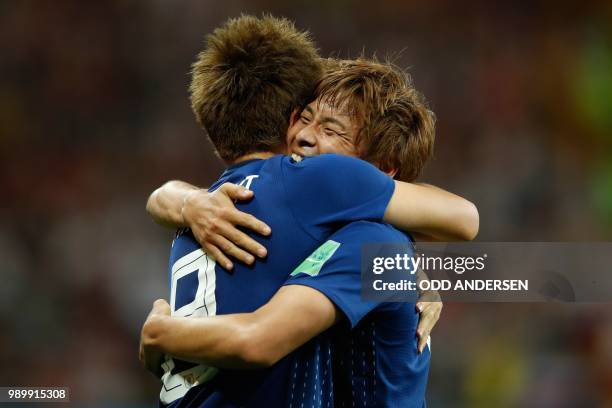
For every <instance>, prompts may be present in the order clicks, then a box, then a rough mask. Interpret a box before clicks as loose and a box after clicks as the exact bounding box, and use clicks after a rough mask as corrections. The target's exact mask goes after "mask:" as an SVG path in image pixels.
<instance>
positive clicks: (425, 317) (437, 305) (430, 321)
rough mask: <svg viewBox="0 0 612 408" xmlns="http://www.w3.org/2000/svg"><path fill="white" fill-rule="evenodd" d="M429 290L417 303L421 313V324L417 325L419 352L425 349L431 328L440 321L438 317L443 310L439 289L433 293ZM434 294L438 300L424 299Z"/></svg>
mask: <svg viewBox="0 0 612 408" xmlns="http://www.w3.org/2000/svg"><path fill="white" fill-rule="evenodd" d="M429 292H431V291H428V293H427V294H422V295H421V296H420V297H419V301H418V302H417V304H416V308H417V310H418V311H419V313H420V316H419V325H418V326H417V337H418V338H419V344H418V348H419V353H422V352H423V350H424V349H425V345H427V340H428V339H429V335H430V333H431V330H432V329H433V328H434V326H435V325H436V323H437V322H438V319H440V313H441V312H442V300H441V299H440V295H439V294H438V292H437V291H434V293H433V294H432V293H429ZM432 296H434V297H437V299H438V300H433V301H431V302H428V301H425V300H422V299H424V298H426V299H428V300H429V299H431V297H432Z"/></svg>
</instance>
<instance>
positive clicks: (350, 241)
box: [286, 221, 430, 407]
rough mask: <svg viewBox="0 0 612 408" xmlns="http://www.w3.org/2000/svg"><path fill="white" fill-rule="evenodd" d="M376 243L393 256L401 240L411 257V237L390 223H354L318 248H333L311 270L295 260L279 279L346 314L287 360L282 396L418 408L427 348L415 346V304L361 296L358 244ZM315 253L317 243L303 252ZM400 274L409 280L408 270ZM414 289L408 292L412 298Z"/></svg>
mask: <svg viewBox="0 0 612 408" xmlns="http://www.w3.org/2000/svg"><path fill="white" fill-rule="evenodd" d="M330 243H331V244H330ZM383 243H392V244H393V245H390V246H389V249H388V251H390V252H391V251H392V252H393V253H384V252H385V250H384V248H385V247H384V246H381V248H383V250H381V254H380V255H381V256H385V257H393V256H394V255H395V254H396V253H397V248H398V245H397V244H398V243H405V244H406V245H401V248H405V251H406V252H407V253H406V255H408V256H413V255H414V247H413V246H412V245H411V240H410V239H409V238H408V237H407V236H406V235H404V234H403V233H402V232H400V231H398V230H396V229H395V228H393V227H392V226H390V225H387V224H382V223H373V222H365V221H360V222H354V223H351V224H349V225H347V226H345V227H344V228H342V229H341V230H339V231H338V232H336V233H335V234H334V235H332V236H331V237H330V239H329V240H328V241H327V242H326V243H325V244H323V245H322V246H321V247H323V248H324V247H327V248H330V245H331V246H333V247H334V248H335V250H334V252H333V254H331V255H330V256H327V257H324V258H325V260H324V261H323V263H321V264H320V265H318V271H317V272H316V273H312V268H309V267H308V265H306V266H304V264H302V265H300V266H298V268H296V270H295V271H294V272H293V273H292V274H291V276H290V278H289V279H288V280H287V282H286V284H287V285H296V284H297V285H304V286H309V287H311V288H314V289H316V290H318V291H320V292H321V293H323V294H324V295H325V296H327V297H328V298H329V299H330V300H331V301H332V302H333V303H334V304H335V305H336V306H337V307H338V309H339V310H340V311H342V313H343V314H344V315H345V316H346V321H345V322H344V323H345V324H342V323H340V324H338V325H337V327H334V328H332V329H330V330H329V331H328V332H325V333H323V334H322V335H321V336H319V337H320V338H316V339H313V340H311V342H310V343H309V344H308V346H307V348H305V349H304V350H302V354H301V355H300V356H299V358H297V359H296V360H295V361H293V363H292V373H291V375H290V378H291V381H292V382H291V383H290V385H289V391H288V393H289V401H291V397H292V396H299V397H300V398H301V399H309V400H310V401H312V402H313V403H312V404H310V405H309V406H315V407H327V406H336V407H343V406H346V407H423V406H425V390H426V387H427V378H428V374H429V362H430V350H429V347H426V348H425V350H424V351H423V353H421V354H419V352H418V349H417V338H416V328H417V324H418V313H417V311H416V308H415V303H413V302H370V301H364V300H362V299H361V269H362V267H363V262H362V251H361V249H362V245H364V244H383ZM391 248H393V249H391ZM317 252H320V248H319V249H317V250H316V251H315V252H314V253H313V254H311V257H313V255H315V254H317ZM323 252H324V253H325V252H326V251H323ZM327 252H329V250H327ZM400 255H403V254H400ZM321 257H322V256H321V255H319V256H314V258H321ZM367 272H370V273H371V271H365V273H367ZM404 277H405V278H407V279H409V280H413V281H416V275H414V274H412V275H411V274H406V276H404ZM416 295H417V293H416V291H415V301H416ZM330 368H331V372H332V374H331V375H330V374H329V372H330ZM319 373H321V374H320V375H319V376H318V379H315V378H314V377H315V376H316V375H317V374H319ZM323 373H324V374H325V375H324V376H323V378H322V377H321V375H323ZM302 395H303V396H302Z"/></svg>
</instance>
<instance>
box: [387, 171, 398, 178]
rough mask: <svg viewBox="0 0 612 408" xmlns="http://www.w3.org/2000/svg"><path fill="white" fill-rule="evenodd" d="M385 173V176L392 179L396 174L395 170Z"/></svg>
mask: <svg viewBox="0 0 612 408" xmlns="http://www.w3.org/2000/svg"><path fill="white" fill-rule="evenodd" d="M385 173H386V174H387V175H388V176H389V177H391V178H393V177H395V175H396V174H397V169H391V170H387V171H385Z"/></svg>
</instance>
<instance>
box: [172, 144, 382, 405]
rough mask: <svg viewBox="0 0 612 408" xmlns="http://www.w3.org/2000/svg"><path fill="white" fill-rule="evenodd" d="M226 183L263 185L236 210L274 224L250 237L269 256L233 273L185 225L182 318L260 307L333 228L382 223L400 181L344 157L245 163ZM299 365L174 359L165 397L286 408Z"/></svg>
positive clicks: (175, 300)
mask: <svg viewBox="0 0 612 408" xmlns="http://www.w3.org/2000/svg"><path fill="white" fill-rule="evenodd" d="M226 182H230V183H235V184H240V185H243V186H244V187H246V188H249V189H250V190H253V191H254V193H255V194H254V198H253V199H252V200H250V201H249V202H245V203H243V202H239V203H237V208H238V209H239V210H241V211H245V212H248V213H250V214H252V215H254V216H255V217H257V218H259V219H261V220H262V221H264V222H266V223H267V224H268V225H269V226H270V227H271V228H272V234H271V235H270V236H269V237H260V236H257V235H254V234H250V235H251V236H252V237H253V238H254V239H256V240H257V241H258V242H260V243H261V244H263V245H264V246H265V247H266V248H267V249H268V256H267V258H266V259H265V260H261V261H260V260H258V261H257V262H256V263H255V264H254V265H253V266H247V265H243V264H241V263H236V265H235V268H234V270H233V271H232V272H231V273H230V272H226V271H225V270H223V269H221V268H220V267H219V266H217V265H216V263H215V261H214V260H213V259H212V258H210V257H208V256H207V254H206V253H205V252H204V251H203V250H202V248H201V247H200V245H199V244H198V243H197V242H196V240H195V239H194V237H193V234H192V233H191V231H190V230H189V229H182V230H179V232H178V233H177V237H176V238H175V240H174V242H173V245H172V250H171V255H170V265H169V284H170V305H171V309H172V315H174V316H194V317H198V316H212V315H215V314H229V313H245V312H252V311H254V310H256V309H257V308H258V307H260V306H262V305H264V304H265V303H266V302H267V301H268V300H269V299H270V298H271V297H272V296H273V295H274V293H275V292H276V291H277V290H278V289H279V288H280V287H281V286H282V285H283V283H284V282H285V281H286V279H287V277H288V275H289V273H290V272H291V271H292V270H293V269H294V268H295V266H296V265H297V264H298V263H299V262H300V261H302V260H303V259H305V258H306V257H307V256H308V254H310V253H311V252H312V251H313V250H314V249H315V248H317V246H319V245H321V244H322V243H324V242H325V241H326V240H327V238H328V237H329V236H330V235H331V234H332V233H333V232H334V231H336V230H338V229H339V228H341V227H342V226H344V225H346V224H347V223H350V222H353V221H356V220H363V219H365V220H373V221H380V220H381V219H382V217H383V215H384V212H385V209H386V207H387V204H388V202H389V200H390V197H391V195H392V194H393V190H394V182H393V180H392V179H391V178H389V177H388V176H386V175H385V174H383V173H382V172H380V171H379V170H378V169H376V168H375V167H374V166H372V165H370V164H369V163H367V162H364V161H362V160H359V159H355V158H350V157H346V156H338V155H322V156H318V157H314V158H307V159H304V160H302V161H300V162H296V161H293V160H292V159H291V158H289V157H284V156H274V157H272V158H270V159H267V160H252V161H247V162H242V163H239V164H237V165H234V166H231V167H229V168H228V169H227V170H226V171H225V172H224V173H223V174H222V175H221V177H220V178H219V180H218V181H217V182H215V183H214V185H213V186H212V187H211V189H210V190H215V189H216V188H218V187H219V186H220V185H221V184H223V183H226ZM246 232H247V233H249V232H248V231H246ZM290 364H291V359H290V358H289V357H286V358H285V359H283V360H281V361H280V362H279V363H277V364H276V365H274V366H273V367H272V368H269V369H263V370H245V371H238V370H218V369H216V368H213V367H209V366H205V365H201V364H199V365H195V364H192V363H186V362H183V361H179V360H176V359H172V358H167V359H166V361H165V362H164V364H163V365H162V367H163V369H164V376H163V377H162V381H163V387H162V391H161V393H160V402H161V403H162V405H166V404H169V405H170V406H172V407H173V408H174V407H193V406H198V407H200V406H201V407H213V406H214V407H235V406H266V407H275V406H285V402H286V390H287V383H288V376H289V370H290Z"/></svg>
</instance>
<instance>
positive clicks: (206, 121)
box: [189, 15, 322, 162]
mask: <svg viewBox="0 0 612 408" xmlns="http://www.w3.org/2000/svg"><path fill="white" fill-rule="evenodd" d="M321 74H322V65H321V60H320V58H319V56H318V53H317V50H316V48H315V46H314V43H313V42H312V40H311V39H310V37H309V35H308V33H306V32H301V31H298V30H297V29H296V28H295V26H294V25H293V23H292V22H290V21H289V20H287V19H279V18H275V17H272V16H264V17H262V18H257V17H254V16H247V15H243V16H241V17H239V18H235V19H230V20H228V21H227V22H226V23H225V24H224V25H223V26H222V27H220V28H217V29H216V30H215V31H214V32H213V33H212V34H211V35H209V36H208V37H207V39H206V47H205V49H204V51H202V52H201V53H200V54H199V55H198V57H197V60H196V62H195V63H194V64H193V66H192V80H191V86H190V88H189V90H190V93H191V106H192V109H193V111H194V113H195V115H196V118H197V121H198V122H199V123H200V125H202V127H204V128H205V129H206V131H207V133H208V136H209V138H210V139H211V141H212V143H213V144H214V146H215V148H216V149H217V153H218V154H219V156H220V157H221V158H222V159H223V160H225V161H226V162H233V161H235V160H236V159H237V158H239V157H241V156H244V155H246V154H249V153H255V152H263V151H270V150H275V149H278V148H279V146H281V145H282V143H283V142H284V139H285V134H286V132H287V128H288V126H289V117H290V115H291V112H292V111H293V110H294V109H296V108H299V107H301V106H304V105H305V104H306V103H307V102H309V101H310V100H312V99H313V95H314V94H313V91H314V87H315V85H316V83H317V81H318V80H319V79H320V77H321Z"/></svg>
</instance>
